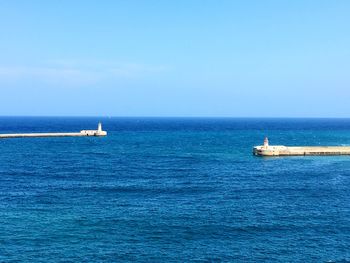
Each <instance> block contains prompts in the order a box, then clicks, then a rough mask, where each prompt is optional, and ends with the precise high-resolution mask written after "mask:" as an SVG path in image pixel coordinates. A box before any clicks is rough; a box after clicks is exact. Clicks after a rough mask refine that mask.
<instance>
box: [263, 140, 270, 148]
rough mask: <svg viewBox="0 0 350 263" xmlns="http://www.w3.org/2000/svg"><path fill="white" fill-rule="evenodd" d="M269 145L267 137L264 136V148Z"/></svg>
mask: <svg viewBox="0 0 350 263" xmlns="http://www.w3.org/2000/svg"><path fill="white" fill-rule="evenodd" d="M268 147H269V139H268V138H267V137H265V139H264V148H265V149H267V148H268Z"/></svg>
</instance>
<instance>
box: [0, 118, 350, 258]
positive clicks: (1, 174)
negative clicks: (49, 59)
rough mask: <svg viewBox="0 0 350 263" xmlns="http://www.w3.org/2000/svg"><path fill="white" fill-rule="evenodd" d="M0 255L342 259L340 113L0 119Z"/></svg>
mask: <svg viewBox="0 0 350 263" xmlns="http://www.w3.org/2000/svg"><path fill="white" fill-rule="evenodd" d="M98 121H101V122H102V123H103V128H104V129H105V130H106V131H108V136H107V137H103V138H102V137H100V138H97V137H81V138H79V137H71V138H69V137H67V138H22V139H1V140H0V262H350V156H333V157H275V158H263V157H255V156H253V155H252V147H253V146H255V145H261V144H262V142H263V139H264V137H265V136H268V137H269V139H270V144H282V145H289V146H292V145H295V146H296V145H350V119H243V118H241V119H235V118H217V119H214V118H63V117H60V118H48V117H40V118H39V117H36V118H32V117H30V118H29V117H1V118H0V133H9V132H13V133H19V132H40V131H42V132H69V131H72V132H74V131H79V130H81V129H95V128H96V127H97V123H98Z"/></svg>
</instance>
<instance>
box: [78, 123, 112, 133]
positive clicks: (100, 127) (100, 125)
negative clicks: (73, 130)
mask: <svg viewBox="0 0 350 263" xmlns="http://www.w3.org/2000/svg"><path fill="white" fill-rule="evenodd" d="M80 133H81V134H83V135H85V136H106V135H107V132H106V131H104V130H102V124H101V122H99V123H98V125H97V130H82V131H80Z"/></svg>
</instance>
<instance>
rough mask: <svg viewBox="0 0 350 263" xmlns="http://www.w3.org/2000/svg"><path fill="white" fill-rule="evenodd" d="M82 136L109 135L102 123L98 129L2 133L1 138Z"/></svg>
mask: <svg viewBox="0 0 350 263" xmlns="http://www.w3.org/2000/svg"><path fill="white" fill-rule="evenodd" d="M82 136H107V132H106V131H103V130H102V125H101V123H99V124H98V129H97V130H82V131H80V132H51V133H50V132H49V133H8V134H0V139H5V138H25V137H82Z"/></svg>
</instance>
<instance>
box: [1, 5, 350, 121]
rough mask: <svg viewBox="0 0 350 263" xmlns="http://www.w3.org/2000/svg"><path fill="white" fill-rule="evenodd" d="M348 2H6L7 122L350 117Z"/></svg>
mask: <svg viewBox="0 0 350 263" xmlns="http://www.w3.org/2000/svg"><path fill="white" fill-rule="evenodd" d="M349 14H350V1H346V0H344V1H340V0H339V1H322V0H319V1H310V0H309V1H308V0H303V1H297V0H296V1H268V0H266V1H259V0H256V1H249V0H248V1H243V0H242V1H231V0H229V1H224V0H220V1H214V0H212V1H205V0H201V1H194V0H193V1H191V0H186V1H185V0H184V1H179V0H176V1H156V0H154V1H151V0H149V1H146V0H144V1H133V0H128V1H97V0H96V1H86V0H84V1H83V0H82V1H78V0H77V1H44V0H42V1H34V0H33V1H25V0H22V1H15V0H8V1H0V35H1V39H0V40H1V41H0V92H1V95H0V115H54V116H57V115H63V116H191V117H192V116H208V117H213V116H222V117H350V107H349V104H350V103H349V99H350V75H349V72H350V34H349V30H350V16H349Z"/></svg>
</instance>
